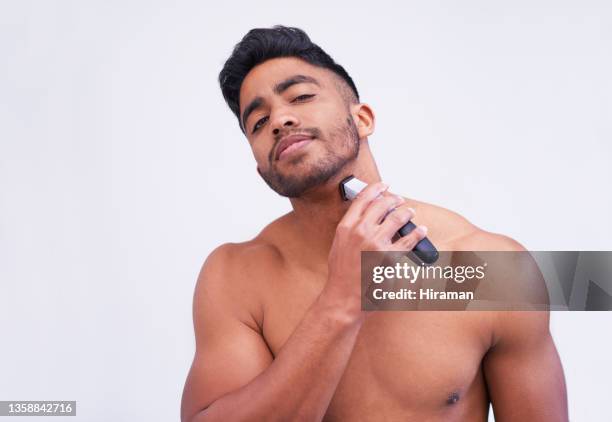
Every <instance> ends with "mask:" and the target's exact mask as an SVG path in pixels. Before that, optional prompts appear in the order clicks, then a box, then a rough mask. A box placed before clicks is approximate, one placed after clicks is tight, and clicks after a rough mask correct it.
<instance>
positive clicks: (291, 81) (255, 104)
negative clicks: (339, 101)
mask: <svg viewBox="0 0 612 422" xmlns="http://www.w3.org/2000/svg"><path fill="white" fill-rule="evenodd" d="M302 83H310V84H314V85H316V86H319V87H320V86H321V84H319V81H317V80H316V79H315V78H313V77H312V76H306V75H293V76H290V77H289V78H287V79H285V80H284V81H282V82H279V83H277V84H276V85H275V86H274V93H275V94H277V95H280V94H282V93H283V92H285V91H286V90H288V89H289V88H290V87H292V86H293V85H296V84H302ZM262 104H263V98H262V97H255V98H254V99H253V101H251V102H250V103H249V105H248V106H246V107H245V109H244V112H243V113H242V127H243V129H244V130H245V132H246V121H247V119H248V117H249V116H250V115H251V113H253V112H254V111H255V110H257V109H258V108H259V107H261V105H262Z"/></svg>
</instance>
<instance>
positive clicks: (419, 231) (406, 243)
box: [391, 226, 427, 251]
mask: <svg viewBox="0 0 612 422" xmlns="http://www.w3.org/2000/svg"><path fill="white" fill-rule="evenodd" d="M426 236H427V227H426V226H417V228H416V229H414V230H412V231H411V232H410V234H409V235H407V236H404V237H402V238H400V239H398V240H397V241H396V242H395V243H394V244H393V246H392V248H391V250H394V251H411V250H413V249H414V247H415V246H416V245H417V243H419V242H420V241H421V240H422V239H423V238H425V237H426Z"/></svg>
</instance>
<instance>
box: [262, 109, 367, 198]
mask: <svg viewBox="0 0 612 422" xmlns="http://www.w3.org/2000/svg"><path fill="white" fill-rule="evenodd" d="M315 131H316V130H315ZM319 132H320V131H319ZM338 139H343V143H342V149H341V151H340V152H337V151H334V150H333V149H332V148H334V144H335V141H337V140H338ZM315 142H324V141H322V140H320V139H317V140H316V141H315ZM324 146H325V147H326V151H327V154H326V155H325V156H324V157H322V158H321V159H319V160H317V161H316V162H315V163H313V165H312V167H311V168H310V169H309V170H308V172H307V173H306V174H301V175H299V176H298V175H292V174H283V173H282V172H280V171H278V169H277V168H276V166H275V161H274V157H272V156H270V157H269V167H268V170H266V171H261V170H259V174H260V175H261V177H262V179H263V180H264V181H265V182H266V183H267V184H268V186H270V188H271V189H272V190H274V191H275V192H276V193H278V194H279V195H281V196H285V197H287V198H299V197H301V196H302V195H304V194H305V193H306V192H308V191H309V190H311V189H313V188H316V187H317V186H320V185H321V184H323V183H325V182H327V181H328V180H329V179H331V178H332V177H334V176H335V175H337V174H338V173H339V172H340V171H341V170H342V169H343V168H344V167H345V166H346V165H347V164H349V163H351V162H353V161H355V160H356V159H357V157H358V156H359V132H358V130H357V126H356V125H355V122H354V121H353V119H352V118H351V117H350V116H348V117H347V118H346V121H345V122H344V124H343V125H340V126H339V127H337V128H336V129H335V130H332V131H331V133H330V136H329V140H328V142H327V143H326V144H325V145H324ZM304 158H305V157H304V156H303V155H301V156H298V157H296V158H293V159H292V160H291V161H289V162H288V164H291V165H299V164H300V163H301V162H302V161H303V160H304Z"/></svg>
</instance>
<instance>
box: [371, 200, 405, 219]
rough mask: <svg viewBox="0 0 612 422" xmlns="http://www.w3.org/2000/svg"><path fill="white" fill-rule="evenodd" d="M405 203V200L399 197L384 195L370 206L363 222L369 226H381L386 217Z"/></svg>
mask: <svg viewBox="0 0 612 422" xmlns="http://www.w3.org/2000/svg"><path fill="white" fill-rule="evenodd" d="M403 202H405V199H404V198H401V197H399V196H396V195H383V196H381V197H379V198H377V199H376V200H374V201H371V202H370V203H369V204H368V206H367V208H366V209H365V210H364V211H363V215H362V222H363V223H365V224H369V225H378V224H381V222H382V221H383V219H384V218H385V217H386V215H387V214H388V213H390V212H391V211H392V210H393V209H395V208H396V207H399V206H400V204H402V203H403Z"/></svg>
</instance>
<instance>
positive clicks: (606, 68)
mask: <svg viewBox="0 0 612 422" xmlns="http://www.w3.org/2000/svg"><path fill="white" fill-rule="evenodd" d="M279 23H280V24H285V25H294V26H298V27H301V28H303V29H305V30H306V31H307V32H308V33H309V35H310V36H311V38H312V39H313V40H314V41H315V42H317V43H318V44H320V45H321V46H322V47H323V48H324V49H325V50H326V51H328V52H329V53H330V54H331V55H332V56H333V57H334V58H335V59H336V60H337V61H338V62H339V63H341V64H342V65H343V66H345V67H346V69H347V70H348V71H349V73H350V74H351V76H352V77H353V78H354V80H355V82H356V84H357V86H358V88H359V90H360V93H361V96H362V101H364V102H368V103H369V104H371V105H372V107H373V108H374V110H375V112H376V114H377V118H378V119H377V130H376V133H375V134H374V135H373V136H372V137H371V138H370V141H371V146H372V149H373V152H374V155H375V158H376V159H377V162H378V165H379V167H380V169H381V173H382V176H383V180H385V181H386V182H388V183H390V185H391V187H392V190H393V191H394V192H397V193H401V194H404V195H406V196H409V197H412V198H416V199H419V200H423V201H427V202H431V203H435V204H439V205H442V206H444V207H446V208H449V209H452V210H454V211H457V212H459V213H460V214H462V215H464V216H465V217H467V218H468V219H469V220H470V221H472V222H473V223H474V224H476V225H478V226H480V227H481V228H483V229H485V230H489V231H493V232H498V233H504V234H506V235H509V236H511V237H513V238H515V239H516V240H518V241H519V242H521V243H522V244H523V245H525V246H526V247H527V248H528V249H531V250H610V249H612V225H611V223H610V215H612V200H611V199H610V188H609V182H610V181H611V180H612V177H611V176H612V174H611V173H612V172H611V170H610V164H611V163H612V160H611V158H612V148H611V147H610V141H611V135H612V124H611V121H612V119H610V117H611V116H612V113H611V111H612V108H611V98H612V82H611V78H610V75H612V57H611V55H612V7H611V6H610V3H609V2H606V1H603V0H602V1H584V0H582V1H574V2H567V1H548V2H547V1H520V2H516V1H514V2H489V1H484V0H483V1H478V2H476V1H462V2H452V1H445V2H441V1H428V2H417V1H411V2H401V3H400V2H397V4H394V3H392V2H385V1H376V2H367V3H365V2H364V3H358V2H346V3H340V2H331V1H310V2H303V3H294V2H274V3H272V2H270V3H263V2H244V3H239V2H217V3H212V2H203V1H200V2H195V1H194V2H180V3H178V2H173V1H166V2H153V1H138V2H137V1H73V2H70V1H39V2H29V1H3V2H2V3H0V25H1V26H0V28H1V29H0V336H1V337H0V338H1V348H0V358H1V359H0V374H1V375H0V400H77V401H78V416H77V417H76V418H70V419H69V420H73V421H110V420H112V421H144V420H147V421H170V420H178V414H179V404H180V396H181V391H182V387H183V383H184V379H185V376H186V374H187V370H188V368H189V365H190V363H191V359H192V353H193V349H194V340H193V332H192V322H191V301H192V292H193V287H194V283H195V280H196V277H197V274H198V271H199V269H200V266H201V264H202V262H203V260H204V258H205V257H206V256H207V255H208V253H209V252H210V251H211V250H212V249H213V248H214V247H216V246H217V245H219V244H221V243H224V242H228V241H234V242H237V241H242V240H246V239H249V238H251V237H253V236H254V235H256V234H257V233H258V232H259V230H260V229H261V228H262V227H263V226H264V225H265V224H267V223H268V222H270V221H271V220H272V219H274V218H275V217H277V216H279V215H281V214H283V213H284V212H286V211H288V210H289V209H290V208H289V204H288V202H287V200H286V199H283V198H280V197H278V196H277V195H276V194H274V193H273V192H272V191H271V190H269V188H268V187H267V186H266V185H265V184H264V183H263V181H261V179H260V178H259V176H258V175H257V173H256V171H255V163H254V160H253V158H252V156H251V152H250V148H249V146H248V144H247V142H246V140H245V139H244V138H243V137H242V135H241V132H240V130H239V129H238V126H237V123H236V120H235V117H234V116H233V115H232V114H231V113H230V111H229V109H228V108H227V107H226V105H225V103H224V102H223V99H222V96H221V92H220V90H219V87H218V84H217V81H216V78H217V75H218V72H219V70H220V69H221V66H222V64H223V62H224V61H225V59H226V58H227V57H228V55H229V53H230V52H231V49H232V47H233V45H234V44H235V43H237V42H238V41H239V40H240V38H241V37H242V36H243V35H244V34H245V33H246V32H247V31H248V30H249V29H251V28H253V27H268V26H271V25H273V24H279ZM610 323H612V313H578V312H574V313H563V314H561V313H556V314H554V315H553V316H552V332H553V335H554V337H555V340H556V343H557V347H558V349H559V352H560V354H561V357H562V361H563V365H564V367H565V375H566V378H567V383H568V391H569V401H570V415H571V418H572V420H573V421H602V420H609V418H610V411H609V410H608V409H609V391H610V384H609V380H610V379H611V377H612V364H611V363H610V360H609V357H610V355H611V352H612V342H611V340H610ZM517 405H518V406H520V403H517Z"/></svg>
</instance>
